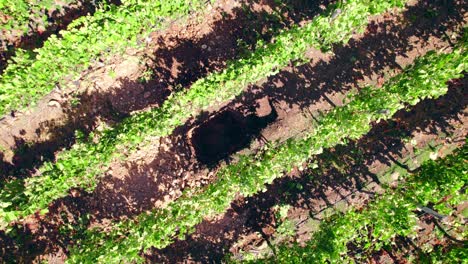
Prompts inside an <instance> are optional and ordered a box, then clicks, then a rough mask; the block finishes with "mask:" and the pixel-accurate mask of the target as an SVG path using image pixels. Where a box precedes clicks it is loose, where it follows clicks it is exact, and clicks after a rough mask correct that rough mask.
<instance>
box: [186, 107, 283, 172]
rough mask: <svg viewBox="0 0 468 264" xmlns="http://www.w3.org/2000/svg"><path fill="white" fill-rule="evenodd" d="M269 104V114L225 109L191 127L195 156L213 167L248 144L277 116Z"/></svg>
mask: <svg viewBox="0 0 468 264" xmlns="http://www.w3.org/2000/svg"><path fill="white" fill-rule="evenodd" d="M265 103H266V102H264V104H265ZM268 103H269V106H270V111H269V112H270V113H268V114H267V115H265V116H261V117H260V116H257V115H256V114H255V113H251V114H248V115H247V116H244V115H243V114H242V113H239V112H237V111H235V110H225V111H223V112H221V113H218V114H215V116H214V117H211V118H210V119H209V120H208V121H206V122H205V123H203V124H201V125H200V126H198V127H196V128H194V129H193V133H192V137H191V143H192V146H193V148H194V151H195V154H196V156H197V159H198V160H199V161H200V162H202V163H204V164H206V165H209V166H213V165H216V164H217V163H218V162H219V161H220V160H222V159H225V158H228V157H229V156H230V155H232V154H233V153H235V152H237V151H239V150H241V149H244V148H246V147H248V145H249V144H250V142H251V140H252V139H253V138H254V137H257V136H258V135H259V133H260V131H261V130H262V129H264V128H265V127H267V125H268V124H270V123H272V122H274V121H275V120H276V118H277V117H278V113H277V112H276V110H275V108H274V106H273V105H272V104H271V102H269V101H268ZM264 107H265V106H263V108H264Z"/></svg>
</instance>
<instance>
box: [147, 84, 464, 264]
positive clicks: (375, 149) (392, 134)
mask: <svg viewBox="0 0 468 264" xmlns="http://www.w3.org/2000/svg"><path fill="white" fill-rule="evenodd" d="M467 84H468V78H466V77H465V78H464V79H462V80H455V81H453V82H452V84H451V85H450V90H449V93H448V94H447V95H446V96H444V97H442V98H439V99H437V100H426V101H423V102H421V103H419V104H418V105H417V106H416V107H414V108H412V109H411V110H410V111H408V112H407V111H400V112H398V113H397V114H396V115H395V117H394V118H393V119H392V120H391V121H390V122H382V123H380V124H378V125H376V126H375V127H374V128H373V129H372V131H371V132H370V133H368V134H367V135H366V136H365V137H364V138H362V139H361V140H359V141H357V142H351V143H350V144H348V145H346V146H339V147H336V148H334V149H332V150H327V151H325V152H324V153H323V154H321V155H319V156H318V157H317V158H316V159H314V163H315V164H317V165H318V169H317V170H315V171H314V170H311V171H303V172H300V171H295V172H294V173H292V174H290V175H288V177H286V178H284V179H280V180H277V181H275V182H274V183H273V184H272V185H271V186H269V187H268V190H267V191H266V192H265V193H261V194H258V195H256V196H254V197H249V198H247V199H239V200H237V201H236V202H234V203H233V204H232V208H231V209H229V210H228V212H227V213H226V214H224V215H223V216H220V217H218V218H217V219H213V220H210V221H205V222H203V223H201V224H200V225H198V226H197V228H196V232H195V233H194V234H192V235H190V236H188V237H187V239H186V240H177V241H176V242H175V243H174V244H172V245H171V246H169V247H168V248H166V249H163V250H153V252H151V253H148V255H147V258H148V261H149V262H157V263H160V262H164V263H182V262H184V263H185V261H189V262H197V263H198V262H201V263H207V262H220V261H221V260H222V259H223V258H224V256H225V255H226V254H227V253H235V254H237V255H236V257H238V258H242V257H241V255H242V254H241V253H240V252H241V250H242V251H244V252H246V251H249V250H252V252H255V251H256V250H258V248H264V247H265V246H266V245H267V243H269V242H270V243H271V242H272V241H273V236H272V235H273V234H274V233H275V229H276V226H277V223H275V216H274V215H275V209H274V206H275V205H278V204H288V205H291V206H292V208H291V209H290V210H289V212H290V213H289V214H288V217H289V218H290V219H291V220H292V221H293V222H294V223H295V224H297V226H296V230H297V232H298V233H297V235H296V237H295V239H296V241H297V242H305V241H306V240H308V239H309V238H310V235H311V233H312V232H313V231H314V226H316V223H317V222H319V221H320V219H321V217H322V213H323V212H324V211H325V210H327V209H330V208H331V207H339V208H344V207H347V206H350V205H352V206H358V207H359V206H362V205H364V204H365V202H366V201H367V200H368V199H369V198H372V197H373V196H374V195H376V194H378V193H379V192H381V191H382V189H381V188H380V186H379V184H380V183H381V182H385V183H390V184H392V181H396V180H397V179H395V178H392V177H390V178H386V177H381V176H382V175H380V174H381V173H382V172H383V171H385V170H388V168H389V167H390V166H391V165H392V164H393V165H394V164H397V163H396V162H395V161H396V160H399V159H401V158H402V157H409V158H408V160H412V159H413V158H414V157H415V156H416V155H417V149H421V148H423V147H427V146H428V145H431V146H434V147H435V146H438V145H439V146H443V148H442V149H441V150H440V151H439V152H440V153H443V150H447V149H448V148H453V147H454V146H460V145H462V144H464V142H465V138H466V136H467V133H468V128H467V127H466V122H467V121H468V115H467V111H468V108H467V106H468V105H467V102H466V100H464V99H463V98H464V97H466V95H467V90H466V88H467V87H468V86H467ZM405 139H406V140H405ZM407 139H413V140H414V141H413V143H411V142H409V140H407ZM415 142H416V143H415ZM418 166H419V165H418ZM392 176H393V175H392ZM259 208H262V209H259ZM259 234H260V235H259ZM267 241H269V242H267ZM263 251H265V249H263ZM267 252H268V250H267Z"/></svg>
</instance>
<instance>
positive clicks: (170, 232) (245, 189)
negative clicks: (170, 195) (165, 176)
mask: <svg viewBox="0 0 468 264" xmlns="http://www.w3.org/2000/svg"><path fill="white" fill-rule="evenodd" d="M465 44H466V43H462V46H461V47H459V48H457V49H456V50H454V51H453V52H452V53H450V54H437V53H435V52H431V53H428V54H427V55H426V56H424V57H422V58H419V59H417V60H416V62H415V64H414V65H412V66H411V67H409V68H407V69H406V70H405V71H404V72H403V73H402V74H400V75H398V76H396V77H394V78H392V79H391V80H390V81H389V82H387V83H386V84H385V85H384V86H383V87H382V88H375V87H371V86H368V87H365V88H363V89H362V90H361V91H360V93H359V94H357V95H355V96H354V98H352V99H351V101H350V102H349V103H348V104H346V105H345V106H343V107H338V108H335V109H333V110H332V111H330V113H328V114H327V115H325V116H324V117H322V118H321V120H320V121H319V124H318V125H317V127H316V128H315V129H314V131H312V132H310V133H309V134H307V135H306V136H305V137H304V138H302V139H290V140H288V141H286V142H285V143H283V144H279V145H276V146H275V145H272V146H269V147H268V148H266V149H265V150H264V151H263V152H262V153H261V154H260V155H256V156H241V157H240V161H239V162H238V163H236V164H233V165H229V166H226V167H224V168H222V169H221V170H220V171H219V172H218V174H217V180H216V181H215V182H214V183H212V184H210V185H208V186H206V187H205V188H199V189H195V190H191V191H186V192H185V193H184V194H183V195H182V196H181V197H180V198H179V199H177V200H175V201H173V202H171V203H169V204H168V205H167V207H165V208H162V209H156V210H154V211H152V212H150V213H143V214H141V215H140V216H138V217H137V218H135V219H133V220H129V221H124V222H120V223H117V224H116V225H115V228H114V229H113V230H112V231H110V232H99V230H89V231H87V234H86V239H84V240H81V241H77V244H76V247H75V248H73V249H72V255H71V258H70V261H71V262H74V263H80V262H91V261H99V262H113V261H116V260H123V261H124V262H132V261H141V258H140V256H139V254H140V252H141V251H142V250H143V251H144V250H147V249H149V248H151V247H156V248H164V247H166V246H167V245H169V244H171V243H172V242H173V240H174V239H175V238H176V237H178V238H179V239H184V237H185V235H186V234H188V233H191V232H193V230H194V227H195V225H197V224H198V223H200V222H201V221H203V219H204V218H209V217H213V216H215V215H217V214H221V213H223V212H225V210H226V209H227V208H228V207H229V205H230V203H231V202H232V201H233V200H234V199H235V197H237V196H238V195H239V194H240V195H243V196H251V195H254V194H256V193H258V192H260V191H263V190H266V184H270V183H272V182H273V180H275V179H277V178H280V177H282V176H284V175H285V173H287V172H289V171H291V170H292V169H293V168H294V167H296V166H301V165H302V164H303V163H305V162H307V161H308V160H309V159H310V158H311V157H312V156H313V155H315V154H318V153H321V152H322V150H323V149H324V148H330V147H333V146H335V145H337V144H345V143H346V142H347V140H352V139H358V138H360V137H361V136H362V135H364V134H365V133H367V132H368V131H369V130H370V129H371V123H374V122H379V121H380V120H384V119H388V118H390V117H391V116H392V115H393V114H394V113H395V112H397V111H398V110H401V109H403V108H405V107H406V106H407V105H415V104H417V103H418V102H419V101H421V100H423V99H427V98H438V97H440V96H441V95H443V94H445V93H446V92H447V90H448V88H447V85H446V83H447V81H449V80H451V79H455V78H460V77H461V76H462V73H463V72H465V71H466V70H467V69H468V52H467V51H466V50H465V49H464V47H463V45H465Z"/></svg>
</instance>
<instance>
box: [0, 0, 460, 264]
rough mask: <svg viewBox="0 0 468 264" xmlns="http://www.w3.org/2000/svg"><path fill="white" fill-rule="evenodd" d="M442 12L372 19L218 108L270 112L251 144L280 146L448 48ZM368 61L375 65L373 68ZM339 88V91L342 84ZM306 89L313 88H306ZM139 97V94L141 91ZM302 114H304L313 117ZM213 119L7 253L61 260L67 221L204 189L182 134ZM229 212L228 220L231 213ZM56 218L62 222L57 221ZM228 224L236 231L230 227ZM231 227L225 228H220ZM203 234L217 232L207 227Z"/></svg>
mask: <svg viewBox="0 0 468 264" xmlns="http://www.w3.org/2000/svg"><path fill="white" fill-rule="evenodd" d="M458 3H459V2H458ZM432 9H435V10H437V11H438V16H436V17H432V18H426V19H418V20H417V21H412V20H411V17H412V16H417V15H421V14H424V13H425V12H426V10H432ZM444 10H445V9H444V8H443V7H440V6H439V5H438V4H437V3H436V1H431V2H423V1H420V2H419V3H418V4H416V5H415V6H411V7H409V10H408V11H406V12H405V13H404V14H403V15H402V16H398V17H392V16H390V15H388V14H387V15H385V16H379V17H376V18H374V19H373V20H372V22H371V25H370V26H369V27H368V29H367V32H366V34H365V35H364V36H357V35H356V36H355V38H354V39H353V40H352V41H351V42H350V43H349V45H347V46H344V47H336V48H335V54H336V55H335V56H333V57H330V56H324V55H323V54H321V53H318V52H311V54H309V56H310V57H313V56H317V58H316V59H314V60H312V62H311V63H310V64H308V65H305V66H301V67H291V69H289V70H285V71H282V72H281V73H280V74H278V75H276V76H273V77H271V78H269V79H268V80H266V82H265V83H264V84H262V85H257V86H251V87H250V88H249V89H248V90H247V92H246V93H245V94H244V95H243V96H241V97H239V98H237V99H236V100H234V101H233V102H230V103H228V104H226V105H227V107H224V108H222V109H221V110H222V111H226V110H227V109H229V111H231V112H237V114H239V113H240V114H241V115H242V116H243V117H244V118H245V119H246V120H249V118H248V117H249V116H250V117H252V118H253V116H256V117H259V118H262V117H265V116H268V115H270V114H271V113H272V111H273V109H275V111H276V112H277V115H278V116H277V117H276V119H275V120H273V121H271V122H268V123H267V124H266V126H265V127H263V129H259V130H256V131H255V133H253V134H254V135H253V136H251V137H250V138H249V140H252V139H254V138H256V137H257V136H259V135H260V134H261V135H263V136H264V137H265V138H266V139H268V140H282V139H285V138H288V137H291V136H294V135H298V134H300V133H301V131H303V130H305V129H308V127H309V126H310V122H311V121H312V120H313V118H312V117H311V115H310V113H309V112H312V113H313V115H316V114H317V113H319V112H320V111H326V110H328V109H330V108H331V107H333V106H334V105H340V104H342V103H341V101H342V99H343V97H344V94H345V93H346V92H347V91H348V90H350V89H351V88H352V87H357V85H358V84H359V82H361V81H362V82H364V83H374V84H375V83H376V84H379V83H380V82H381V81H382V80H383V78H382V76H381V75H382V74H383V73H384V72H388V71H395V72H399V71H400V70H401V67H402V66H404V65H407V64H409V63H411V62H412V61H413V60H414V58H415V57H416V56H420V55H423V54H425V53H426V52H427V51H429V50H433V49H437V48H441V47H446V46H447V45H448V42H446V41H444V40H443V39H442V38H444V36H445V33H446V32H449V33H450V32H452V31H456V29H457V27H458V26H459V25H460V24H462V23H464V22H463V10H462V9H460V8H459V5H458V6H457V9H456V10H457V12H455V13H451V12H447V11H444ZM438 26H444V27H445V29H444V30H435V32H434V27H438ZM390 40H391V41H390ZM201 43H203V44H200V48H201V50H205V49H206V50H207V48H208V47H210V45H212V44H211V43H210V42H209V41H208V42H206V41H205V42H201ZM201 45H206V48H205V49H203V48H202V47H201ZM212 50H214V49H213V48H212ZM372 60H376V62H374V63H371V61H372ZM186 64H187V63H186ZM188 64H190V63H188ZM176 67H178V66H176ZM183 67H186V65H184V66H183ZM181 68H182V67H181ZM167 72H169V71H168V70H167V69H164V71H162V73H166V74H167ZM330 73H333V74H330ZM166 76H167V75H166ZM181 77H182V76H181ZM173 79H176V78H173V77H168V78H166V81H167V82H169V83H170V82H171V81H173ZM130 82H131V81H130ZM173 83H174V84H175V83H176V82H173ZM340 83H342V84H343V85H342V86H340ZM310 87H317V88H316V89H304V88H310ZM139 95H140V96H141V93H140V94H139ZM265 97H268V98H270V102H272V106H271V105H270V104H268V100H266V99H264V98H265ZM115 98H118V97H115ZM122 100H125V99H124V98H122ZM330 102H333V104H330ZM123 108H124V107H123ZM305 108H309V109H310V111H307V110H305ZM216 111H218V112H219V111H220V110H219V109H212V112H216ZM237 114H235V113H233V114H232V115H237ZM229 115H231V114H229ZM252 115H253V116H252ZM210 116H212V115H210V114H209V113H206V114H205V115H202V116H201V117H198V118H197V120H190V121H189V122H187V124H186V125H185V126H184V127H181V128H180V129H178V130H177V131H176V132H175V133H174V134H173V135H172V136H170V137H167V138H163V139H161V140H158V141H157V142H153V143H154V145H153V146H152V147H151V148H149V149H145V150H142V151H140V152H137V153H135V155H133V156H131V157H130V158H129V161H128V162H125V163H119V162H116V163H114V164H113V165H112V166H111V170H110V171H108V172H107V177H105V178H104V179H103V180H102V183H101V184H100V185H99V187H98V188H97V189H96V190H95V191H94V193H92V194H86V193H83V192H81V191H80V190H72V191H71V194H70V196H68V197H66V198H64V199H59V200H58V201H56V202H54V203H53V205H51V207H50V208H49V209H50V213H49V214H47V215H46V216H44V217H39V216H38V217H37V218H36V219H29V220H28V221H26V222H25V223H24V225H23V226H22V227H21V228H22V230H19V231H18V233H19V235H18V237H24V238H26V239H25V241H24V242H22V243H20V244H21V246H19V249H11V252H12V253H11V254H10V255H9V256H10V257H12V256H13V255H15V254H16V256H18V255H22V256H26V255H27V256H30V257H31V258H33V257H34V256H35V255H37V254H44V253H45V254H47V253H52V255H60V257H64V256H63V254H64V252H65V251H66V249H65V248H66V245H69V244H70V243H72V242H71V241H70V239H69V238H67V237H69V236H70V234H69V233H66V232H65V233H61V232H60V230H63V226H64V223H72V224H76V223H77V222H78V221H80V218H81V217H84V216H85V215H88V214H90V215H91V216H90V218H91V219H92V221H91V222H93V223H94V224H104V225H106V223H108V221H109V220H111V219H122V218H125V217H131V216H133V215H135V214H137V213H140V212H142V211H145V210H149V209H151V208H153V207H155V206H161V204H162V203H164V202H165V201H169V200H172V199H174V198H176V197H178V195H179V194H180V192H181V191H182V190H183V189H186V188H190V187H194V186H200V185H204V184H207V183H208V182H210V181H212V180H214V176H215V172H216V167H215V168H212V169H210V168H209V166H206V164H203V163H202V162H200V161H199V160H198V157H197V151H196V147H194V145H193V144H192V143H191V142H190V141H191V140H190V139H189V138H188V136H187V134H190V135H193V133H194V131H195V130H196V129H197V128H200V127H203V125H204V124H206V123H208V125H210V124H212V123H209V122H208V121H209V119H210V118H209V117H210ZM243 117H241V119H242V118H243ZM253 120H258V119H255V118H254V119H253ZM245 123H248V122H247V121H246V122H245ZM254 128H255V127H254ZM194 129H195V130H194ZM195 132H196V131H195ZM195 134H196V133H195ZM242 142H245V141H242ZM248 143H249V144H250V143H251V141H248ZM258 144H259V143H254V144H252V145H251V148H249V146H248V145H247V146H243V147H244V148H246V147H247V148H246V149H244V150H242V151H241V152H244V153H245V152H249V151H250V152H253V151H255V149H256V148H257V147H258V146H257V145H258ZM230 151H232V150H228V151H225V152H226V153H223V154H224V156H226V155H227V158H224V159H225V160H226V161H227V162H230V161H229V160H230V158H229V155H231V154H233V153H232V152H230ZM235 151H237V150H235ZM155 190H157V191H155ZM265 208H266V207H265ZM244 212H248V211H244ZM229 214H233V213H232V211H230V212H229V213H228V215H229ZM61 215H65V217H64V218H62V216H61ZM72 216H73V217H72ZM64 219H67V220H64ZM236 219H237V220H238V221H239V225H240V224H241V223H243V221H244V218H236ZM237 220H233V221H237ZM85 222H87V221H85ZM231 224H232V225H233V226H238V225H236V224H234V223H229V225H231ZM202 225H204V224H202ZM221 225H223V224H221ZM229 225H223V226H224V227H223V228H225V227H226V228H227V226H229ZM214 226H215V227H216V226H217V225H216V224H214ZM208 228H214V227H213V226H212V225H211V226H210V225H209V224H208ZM223 228H220V229H216V228H214V229H213V230H214V231H213V232H217V233H220V230H222V229H223ZM62 232H63V231H62ZM72 232H76V231H72ZM196 236H197V234H195V235H194V236H193V237H191V238H190V239H189V240H187V241H193V238H194V237H196ZM237 236H238V237H239V235H237ZM5 239H6V238H5ZM236 240H237V238H235V239H230V240H229V239H228V240H227V242H226V243H228V244H232V243H233V242H235V241H236ZM200 241H201V242H200ZM213 241H215V240H213ZM184 243H185V242H183V241H182V242H177V243H176V244H175V245H174V247H175V248H178V247H180V248H178V249H180V250H181V252H185V253H187V252H189V251H190V249H188V248H189V246H188V245H187V246H184V247H182V246H180V245H181V244H184ZM198 243H201V245H203V243H204V242H203V241H202V240H199V242H196V243H195V242H194V244H193V245H192V244H191V246H193V247H191V246H190V247H191V248H196V247H197V244H198ZM206 243H207V245H208V246H210V247H214V248H216V250H219V249H220V248H222V247H223V246H222V243H220V244H219V245H220V246H219V247H218V246H215V245H214V244H213V243H208V242H206ZM33 244H34V245H35V246H34V247H35V248H36V250H37V251H36V252H32V251H28V250H29V249H28V248H29V247H28V245H33ZM11 245H12V247H14V245H15V244H14V243H13V242H12V244H11ZM174 247H170V248H169V249H167V251H164V252H166V253H168V254H169V256H170V255H171V252H172V253H173V252H175V251H171V249H174ZM216 250H213V254H214V255H213V256H214V258H216V257H221V256H222V255H223V254H224V253H225V251H220V252H221V253H219V252H218V253H216V252H214V251H216ZM21 251H22V252H21ZM57 252H61V253H58V254H57ZM180 255H181V257H182V256H184V255H183V254H180ZM167 256H168V255H165V256H163V257H161V259H164V258H165V257H167ZM185 256H186V255H185ZM170 257H174V258H175V257H176V256H170ZM200 261H202V260H201V259H200Z"/></svg>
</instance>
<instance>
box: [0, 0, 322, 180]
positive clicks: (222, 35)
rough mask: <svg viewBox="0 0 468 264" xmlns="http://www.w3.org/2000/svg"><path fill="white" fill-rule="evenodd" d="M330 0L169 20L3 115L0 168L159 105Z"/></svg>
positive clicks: (248, 5) (46, 156)
mask: <svg viewBox="0 0 468 264" xmlns="http://www.w3.org/2000/svg"><path fill="white" fill-rule="evenodd" d="M328 2H329V1H325V0H324V1H316V2H314V3H313V4H312V3H311V4H307V3H305V2H303V1H291V3H288V4H289V7H291V8H290V9H288V10H287V11H285V9H286V8H285V7H286V4H281V5H278V4H276V3H274V1H241V2H238V1H234V0H225V1H219V2H217V6H215V7H214V8H213V9H212V10H211V11H207V12H206V13H205V14H202V15H201V16H196V17H192V18H191V19H190V22H188V23H180V24H179V23H177V22H174V23H173V24H172V26H171V27H170V28H169V29H167V30H166V31H163V32H156V33H153V34H152V36H151V37H150V38H148V39H147V42H148V46H147V48H146V49H145V50H144V51H138V52H137V51H129V52H128V54H127V55H124V56H122V57H118V58H114V59H111V60H110V61H108V62H105V63H102V62H98V63H97V64H96V67H93V68H92V69H90V70H89V71H87V72H85V73H83V76H82V77H81V78H80V79H79V80H74V81H71V82H70V84H69V87H62V88H60V87H57V89H55V90H54V91H53V92H52V93H51V94H50V95H48V96H46V97H45V98H44V99H43V100H41V101H40V102H39V104H38V106H37V107H36V108H35V109H34V110H32V112H25V113H15V114H14V116H9V117H6V118H5V119H4V120H2V121H1V123H0V135H1V137H0V138H1V140H0V144H1V146H2V147H3V148H4V149H6V150H4V151H3V153H2V154H0V155H3V157H2V158H3V160H4V162H3V163H2V164H0V169H2V171H5V172H7V173H5V174H10V175H17V174H27V173H25V171H26V170H30V171H31V170H33V169H34V168H35V167H37V166H38V165H40V164H42V162H43V161H45V160H51V159H53V157H54V153H55V152H56V151H57V150H59V149H60V148H63V147H69V146H70V145H71V144H72V143H73V142H74V132H75V131H76V130H80V131H83V132H84V133H85V134H87V133H89V132H90V131H92V130H94V129H95V128H96V127H99V126H100V125H106V124H111V125H112V124H113V123H115V122H119V121H120V120H121V119H122V118H124V117H126V116H128V115H129V114H131V113H132V112H134V111H142V110H145V109H147V108H150V107H157V106H158V105H160V104H161V103H162V102H164V100H165V98H167V96H168V95H169V94H170V93H171V92H173V91H175V90H179V89H184V88H186V87H189V86H190V84H191V83H193V82H194V81H196V80H197V79H199V78H202V77H204V76H206V75H207V74H208V73H210V72H214V71H218V70H221V69H223V68H224V67H225V64H226V61H229V60H234V59H237V58H239V57H241V56H242V55H243V53H245V52H248V51H249V50H251V49H253V48H254V44H255V42H256V41H257V40H259V39H263V40H265V41H269V40H270V39H271V38H272V37H273V36H274V35H275V34H276V33H277V31H278V30H279V29H280V28H287V27H290V26H291V25H293V24H297V23H300V22H301V21H305V20H308V19H310V18H312V17H313V16H314V15H316V14H318V13H319V12H320V11H321V10H322V8H324V5H325V4H328ZM178 22H180V21H178Z"/></svg>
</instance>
